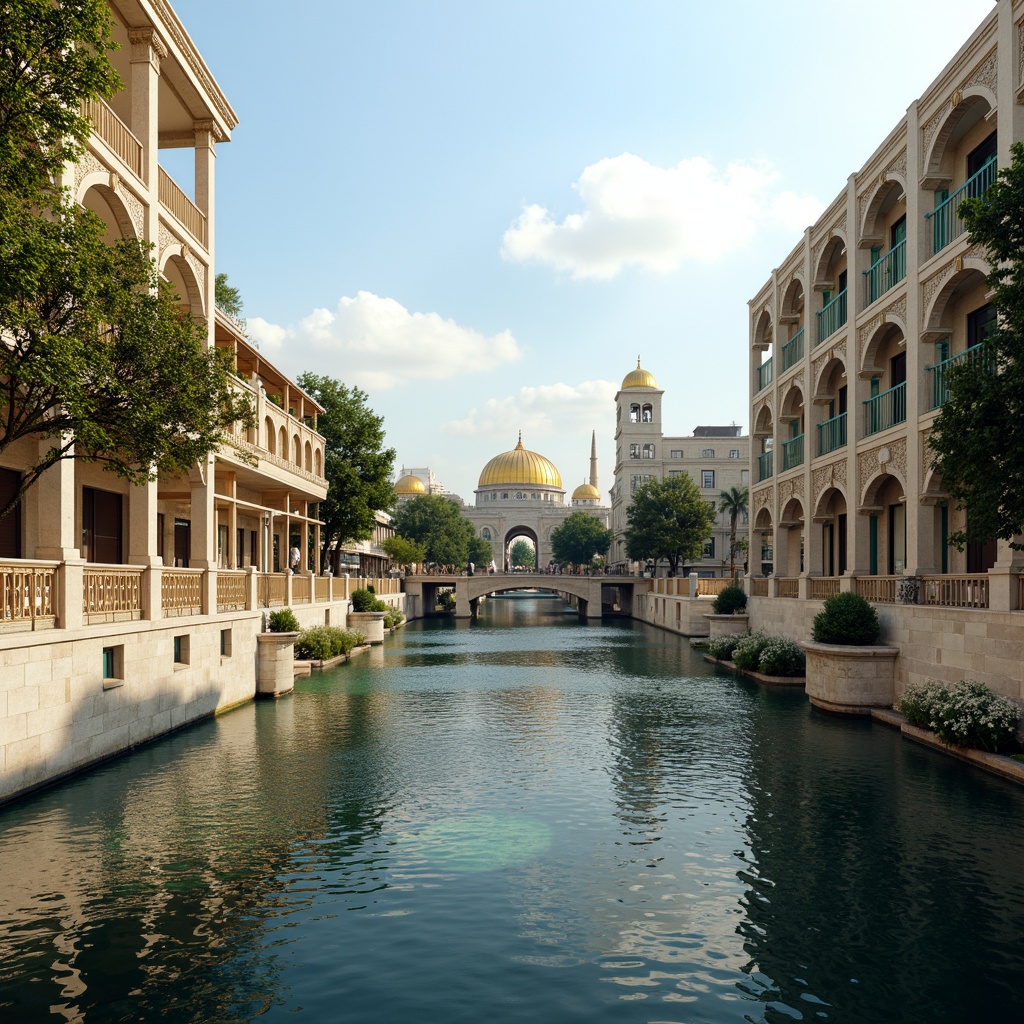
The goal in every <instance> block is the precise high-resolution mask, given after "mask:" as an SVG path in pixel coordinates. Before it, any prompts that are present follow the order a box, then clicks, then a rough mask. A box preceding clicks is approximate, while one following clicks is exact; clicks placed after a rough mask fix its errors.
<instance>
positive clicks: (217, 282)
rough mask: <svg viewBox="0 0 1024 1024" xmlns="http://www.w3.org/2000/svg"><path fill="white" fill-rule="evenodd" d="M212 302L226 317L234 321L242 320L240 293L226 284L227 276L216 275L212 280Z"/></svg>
mask: <svg viewBox="0 0 1024 1024" xmlns="http://www.w3.org/2000/svg"><path fill="white" fill-rule="evenodd" d="M213 288H214V302H216V303H217V307H218V308H219V309H221V310H223V311H224V312H225V313H227V314H228V316H233V317H234V318H235V319H236V320H241V319H242V293H241V292H240V291H239V290H238V289H237V288H232V286H231V285H229V284H228V275H227V274H218V275H217V276H216V277H215V278H214V279H213Z"/></svg>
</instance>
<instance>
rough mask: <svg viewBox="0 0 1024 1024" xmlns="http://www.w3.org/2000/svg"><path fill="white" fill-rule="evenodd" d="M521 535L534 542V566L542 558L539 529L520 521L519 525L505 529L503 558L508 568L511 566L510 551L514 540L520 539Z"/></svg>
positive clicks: (535, 566)
mask: <svg viewBox="0 0 1024 1024" xmlns="http://www.w3.org/2000/svg"><path fill="white" fill-rule="evenodd" d="M520 537H524V538H525V539H526V540H529V541H532V542H533V558H534V568H535V569H536V568H537V566H538V560H539V559H540V537H539V536H538V535H537V531H536V530H534V529H533V527H531V526H526V525H525V524H522V523H520V524H519V525H517V526H510V527H509V528H508V529H507V530H506V531H505V537H504V540H503V541H502V554H501V557H502V560H503V562H504V563H505V567H506V568H510V565H509V552H510V551H511V549H512V543H513V541H516V540H518V539H519V538H520Z"/></svg>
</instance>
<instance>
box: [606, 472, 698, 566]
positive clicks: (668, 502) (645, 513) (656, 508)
mask: <svg viewBox="0 0 1024 1024" xmlns="http://www.w3.org/2000/svg"><path fill="white" fill-rule="evenodd" d="M714 521H715V507H714V505H712V504H710V503H709V502H707V501H706V500H705V499H704V498H703V497H701V493H700V490H699V489H698V487H697V485H696V484H695V483H694V482H693V480H692V479H691V478H690V476H689V475H688V474H686V473H683V474H681V475H679V476H674V477H670V478H669V479H668V480H647V481H645V482H644V483H642V484H641V485H640V486H639V487H637V489H636V491H635V492H634V494H633V503H632V504H631V505H630V506H629V509H628V510H627V511H626V522H627V524H628V525H627V527H626V554H627V555H628V556H629V557H630V558H631V559H633V560H635V561H644V560H646V559H649V558H650V559H654V560H655V561H658V560H659V559H662V558H665V559H667V560H668V565H669V570H670V571H671V572H672V573H673V574H675V573H677V572H678V571H679V562H680V560H683V561H689V560H692V559H696V558H699V557H700V555H701V552H702V551H703V549H704V541H705V540H707V538H708V536H709V534H710V533H711V527H712V525H713V524H714Z"/></svg>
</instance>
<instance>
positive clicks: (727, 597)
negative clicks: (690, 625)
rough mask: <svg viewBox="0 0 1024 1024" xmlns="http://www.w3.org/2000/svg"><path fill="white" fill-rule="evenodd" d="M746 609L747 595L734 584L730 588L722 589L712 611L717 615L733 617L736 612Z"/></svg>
mask: <svg viewBox="0 0 1024 1024" xmlns="http://www.w3.org/2000/svg"><path fill="white" fill-rule="evenodd" d="M746 607H747V595H746V594H745V593H744V592H743V588H742V587H737V586H736V584H735V583H732V584H730V585H729V586H728V587H723V588H722V590H721V591H720V592H719V594H718V597H716V598H715V603H714V604H713V605H712V606H711V610H712V611H713V612H714V613H715V614H716V615H732V614H734V613H735V612H741V611H743V609H744V608H746Z"/></svg>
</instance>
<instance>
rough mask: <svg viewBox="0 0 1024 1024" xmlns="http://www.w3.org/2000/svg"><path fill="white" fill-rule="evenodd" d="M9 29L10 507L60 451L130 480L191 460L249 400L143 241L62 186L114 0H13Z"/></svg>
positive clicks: (1, 280)
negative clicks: (113, 232)
mask: <svg viewBox="0 0 1024 1024" xmlns="http://www.w3.org/2000/svg"><path fill="white" fill-rule="evenodd" d="M0 39H2V40H3V59H2V60H0V238H3V245H2V246H0V335H2V336H3V338H4V344H3V345H0V458H3V457H7V458H10V459H12V460H14V461H15V462H16V464H18V465H19V467H20V468H21V469H22V475H21V480H20V487H19V490H18V492H17V494H15V495H14V496H13V497H12V500H11V501H10V502H9V503H8V505H7V506H6V507H5V508H4V509H0V514H6V513H7V512H9V511H10V510H11V509H12V508H13V507H14V504H15V502H16V501H17V499H18V498H19V497H20V496H21V494H23V493H24V492H25V491H26V490H27V489H28V488H29V487H31V486H32V485H33V484H34V483H35V481H36V480H37V479H38V478H39V477H40V476H41V475H42V474H43V473H44V472H46V470H48V469H49V468H50V467H52V466H54V465H56V464H57V463H58V462H60V461H61V460H62V459H71V458H79V459H89V460H91V461H94V462H97V463H100V464H101V465H102V466H103V467H104V468H105V469H109V470H111V471H113V472H115V473H117V474H119V475H120V476H123V477H126V478H127V479H129V480H131V481H132V482H134V483H141V482H142V481H144V480H146V479H151V478H153V477H155V476H156V475H157V474H158V473H169V472H175V471H182V472H183V471H187V470H188V469H189V468H190V467H192V466H194V465H195V464H196V463H197V462H200V461H202V460H203V459H205V457H206V456H207V455H208V454H209V453H210V452H211V451H212V450H214V449H215V448H216V447H217V445H218V443H219V441H220V439H221V436H222V432H223V430H224V429H225V428H226V427H228V426H229V425H230V424H232V423H235V422H240V423H242V424H244V425H249V424H251V422H252V410H251V406H250V405H249V403H248V402H247V401H246V400H245V399H244V398H243V397H242V394H241V392H240V391H236V389H234V387H233V385H232V377H231V373H230V362H229V360H230V356H229V355H228V354H227V353H225V352H221V351H218V350H216V349H211V350H207V348H206V341H207V331H206V327H205V325H203V324H201V323H199V322H198V321H196V320H194V319H193V318H192V317H191V316H190V315H188V314H187V313H184V312H182V311H181V309H180V308H179V302H178V299H177V297H176V296H175V295H174V292H173V289H172V288H171V286H170V285H168V284H167V283H166V282H164V281H162V280H161V279H160V276H159V274H158V273H157V270H156V267H155V265H154V264H153V262H152V259H151V252H150V250H151V247H150V246H149V245H148V243H143V242H139V241H137V240H134V239H123V240H119V241H116V242H115V243H114V244H113V245H107V244H106V242H105V237H106V230H107V229H106V226H105V225H104V223H103V221H102V220H101V219H100V218H99V217H98V216H96V215H95V214H94V213H92V212H90V211H88V210H85V209H83V208H82V207H80V206H78V205H77V204H76V203H75V202H73V201H72V199H71V198H70V196H69V195H68V193H67V191H66V190H64V189H62V188H60V187H59V186H58V184H57V182H58V181H59V180H60V176H61V174H62V172H63V169H64V163H65V161H66V160H69V159H76V158H78V157H80V156H81V155H82V153H83V152H84V148H85V143H86V141H87V139H88V136H89V133H90V130H91V125H90V122H89V120H88V119H87V118H85V117H83V116H82V115H81V113H80V111H81V109H82V104H83V103H85V102H88V101H94V100H97V99H100V98H105V97H109V96H110V95H112V93H113V92H114V91H115V90H116V88H117V87H118V85H119V80H118V77H117V74H116V73H115V71H114V69H113V67H112V66H111V64H110V61H109V59H108V58H107V51H108V50H109V49H112V48H113V46H114V43H113V41H112V39H111V36H110V15H109V11H108V8H107V5H106V4H105V3H103V2H102V0H68V2H64V3H61V4H51V3H46V2H41V0H7V2H5V3H4V4H3V5H2V6H0ZM46 441H49V442H51V443H50V444H49V445H47V444H45V443H42V444H41V443H40V442H46ZM25 442H29V443H25ZM15 445H17V446H18V448H17V453H16V454H15V452H14V451H12V448H13V446H15Z"/></svg>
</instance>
